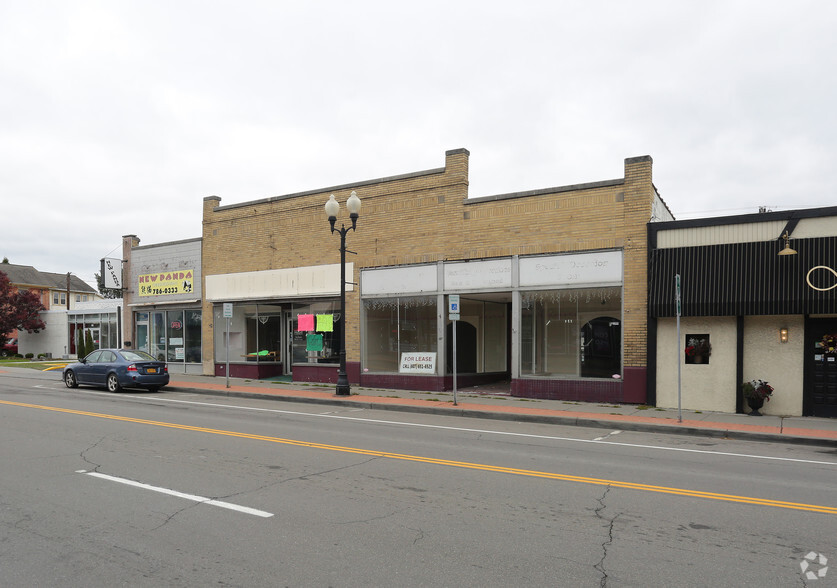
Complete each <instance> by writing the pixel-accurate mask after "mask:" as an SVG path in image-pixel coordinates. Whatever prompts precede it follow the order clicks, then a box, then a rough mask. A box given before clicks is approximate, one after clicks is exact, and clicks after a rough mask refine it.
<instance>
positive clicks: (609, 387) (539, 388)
mask: <svg viewBox="0 0 837 588" xmlns="http://www.w3.org/2000/svg"><path fill="white" fill-rule="evenodd" d="M645 377H646V368H625V371H624V379H622V380H604V379H603V380H593V379H587V380H538V379H519V380H512V384H511V395H512V396H519V397H522V398H542V399H544V400H574V401H578V402H612V403H614V404H643V403H644V402H645V400H646V391H645Z"/></svg>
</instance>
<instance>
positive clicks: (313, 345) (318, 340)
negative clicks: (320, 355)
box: [305, 333, 323, 351]
mask: <svg viewBox="0 0 837 588" xmlns="http://www.w3.org/2000/svg"><path fill="white" fill-rule="evenodd" d="M305 350H306V351H322V350H323V336H322V335H318V334H316V333H308V336H307V340H306V342H305Z"/></svg>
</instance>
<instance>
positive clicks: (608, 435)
mask: <svg viewBox="0 0 837 588" xmlns="http://www.w3.org/2000/svg"><path fill="white" fill-rule="evenodd" d="M621 432H622V431H619V430H616V431H611V432H610V433H608V434H607V435H603V436H601V437H596V438H595V439H593V441H601V440H602V439H607V438H608V437H612V436H613V435H618V434H619V433H621Z"/></svg>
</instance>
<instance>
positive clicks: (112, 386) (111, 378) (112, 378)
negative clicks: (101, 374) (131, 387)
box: [108, 374, 122, 392]
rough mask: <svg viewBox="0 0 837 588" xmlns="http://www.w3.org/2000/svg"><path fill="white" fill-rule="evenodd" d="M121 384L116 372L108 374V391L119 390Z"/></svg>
mask: <svg viewBox="0 0 837 588" xmlns="http://www.w3.org/2000/svg"><path fill="white" fill-rule="evenodd" d="M120 390H122V386H120V385H119V378H117V377H116V374H108V392H119V391H120Z"/></svg>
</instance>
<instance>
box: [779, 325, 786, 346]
mask: <svg viewBox="0 0 837 588" xmlns="http://www.w3.org/2000/svg"><path fill="white" fill-rule="evenodd" d="M779 342H780V343H787V342H788V329H787V327H782V328H781V329H779Z"/></svg>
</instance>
